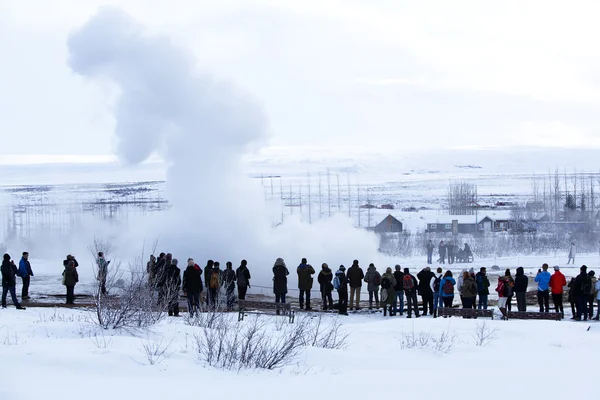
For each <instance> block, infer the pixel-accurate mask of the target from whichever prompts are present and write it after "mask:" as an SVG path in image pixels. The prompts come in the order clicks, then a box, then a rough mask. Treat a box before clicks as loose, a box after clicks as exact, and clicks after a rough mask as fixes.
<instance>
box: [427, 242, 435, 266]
mask: <svg viewBox="0 0 600 400" xmlns="http://www.w3.org/2000/svg"><path fill="white" fill-rule="evenodd" d="M426 248H427V265H431V264H433V262H432V259H433V249H434V248H435V245H434V244H433V241H431V240H429V241H428V242H427V246H426Z"/></svg>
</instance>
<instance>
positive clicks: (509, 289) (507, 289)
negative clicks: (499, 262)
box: [502, 282, 512, 297]
mask: <svg viewBox="0 0 600 400" xmlns="http://www.w3.org/2000/svg"><path fill="white" fill-rule="evenodd" d="M502 291H503V293H504V297H510V296H512V286H510V283H509V282H506V283H505V284H504V287H503V288H502Z"/></svg>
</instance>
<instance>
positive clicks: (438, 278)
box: [431, 267, 444, 318]
mask: <svg viewBox="0 0 600 400" xmlns="http://www.w3.org/2000/svg"><path fill="white" fill-rule="evenodd" d="M443 272H444V271H443V270H442V268H441V267H438V269H437V271H436V275H435V277H434V278H433V279H432V280H431V291H432V292H433V318H437V316H438V312H437V310H438V308H440V307H443V306H444V303H443V302H442V297H441V296H440V285H441V283H442V279H443V278H444V275H443Z"/></svg>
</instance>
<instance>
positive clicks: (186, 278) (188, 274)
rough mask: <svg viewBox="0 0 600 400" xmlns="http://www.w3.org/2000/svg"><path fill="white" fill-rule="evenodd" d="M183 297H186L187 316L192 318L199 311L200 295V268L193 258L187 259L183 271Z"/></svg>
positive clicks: (201, 288)
mask: <svg viewBox="0 0 600 400" xmlns="http://www.w3.org/2000/svg"><path fill="white" fill-rule="evenodd" d="M182 289H183V295H184V296H185V297H187V301H188V314H189V316H190V317H193V316H194V315H195V314H196V313H197V312H199V311H200V294H201V293H202V290H203V287H202V268H200V266H199V265H198V264H196V262H195V261H194V259H193V258H189V259H188V265H187V268H186V269H185V271H183V285H182Z"/></svg>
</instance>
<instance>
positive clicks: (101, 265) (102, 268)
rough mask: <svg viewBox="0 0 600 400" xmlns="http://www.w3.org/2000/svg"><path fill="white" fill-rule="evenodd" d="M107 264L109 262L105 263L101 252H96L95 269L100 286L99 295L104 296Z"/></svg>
mask: <svg viewBox="0 0 600 400" xmlns="http://www.w3.org/2000/svg"><path fill="white" fill-rule="evenodd" d="M108 264H110V261H106V259H105V258H104V253H103V252H101V251H100V252H98V258H96V267H97V268H98V277H97V280H98V284H99V286H100V288H99V289H100V293H101V294H102V295H105V294H106V278H107V276H108Z"/></svg>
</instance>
